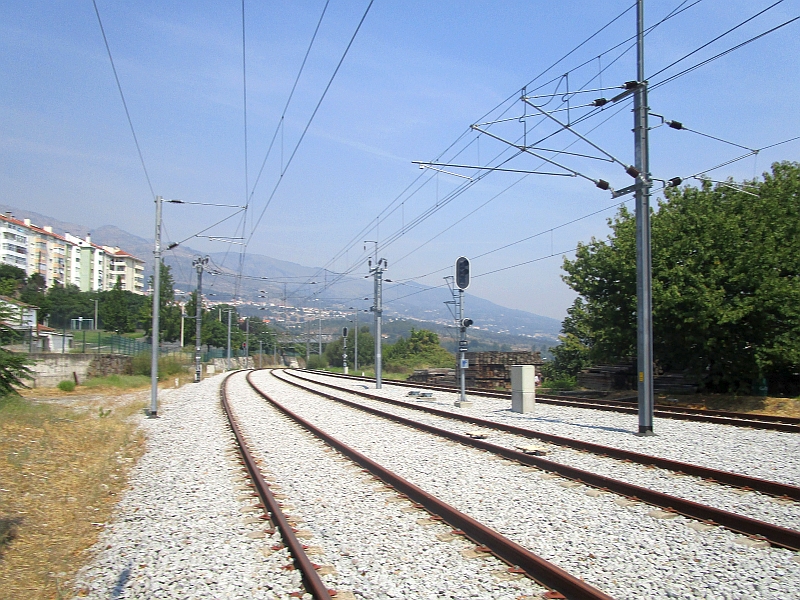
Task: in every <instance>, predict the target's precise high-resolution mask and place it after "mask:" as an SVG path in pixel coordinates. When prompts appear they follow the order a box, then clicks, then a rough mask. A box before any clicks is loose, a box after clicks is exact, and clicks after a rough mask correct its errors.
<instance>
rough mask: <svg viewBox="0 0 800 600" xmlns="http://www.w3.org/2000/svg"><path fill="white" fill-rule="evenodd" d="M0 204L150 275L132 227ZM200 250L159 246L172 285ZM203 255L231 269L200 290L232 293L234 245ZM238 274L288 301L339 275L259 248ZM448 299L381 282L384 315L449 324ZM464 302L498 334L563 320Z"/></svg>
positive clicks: (344, 296)
mask: <svg viewBox="0 0 800 600" xmlns="http://www.w3.org/2000/svg"><path fill="white" fill-rule="evenodd" d="M0 211H1V212H10V213H12V214H13V215H14V216H15V217H16V218H18V219H26V218H27V219H30V220H31V221H32V222H33V223H34V224H36V225H39V226H44V225H50V226H52V227H53V231H55V232H56V233H60V234H63V233H65V232H69V233H71V234H73V235H78V236H80V237H83V238H85V237H86V236H87V235H91V240H92V242H94V243H95V244H98V245H101V246H118V247H120V248H122V249H123V250H125V251H126V252H129V253H130V254H133V255H134V256H136V257H138V258H140V259H142V260H143V261H144V262H145V278H149V277H150V276H151V275H152V272H153V241H152V240H147V239H144V238H141V237H139V236H136V235H133V234H130V233H128V232H127V231H124V230H122V229H119V228H118V227H115V226H113V225H105V226H103V227H99V228H97V229H91V228H89V227H86V226H85V225H80V224H77V223H68V222H63V221H58V220H56V219H53V218H50V217H48V216H46V215H42V214H39V213H35V212H33V211H29V210H24V209H20V208H17V207H12V206H7V205H0ZM201 255H203V253H201V252H198V251H196V250H193V249H192V248H189V247H187V246H184V245H180V246H178V247H177V248H175V249H173V250H170V251H169V252H164V262H165V263H166V264H167V265H170V266H171V267H172V274H173V277H174V279H175V283H176V287H177V288H179V289H183V290H191V289H194V287H195V286H196V275H195V273H196V272H195V269H194V268H193V267H192V260H194V259H195V258H196V257H198V256H201ZM208 256H209V257H210V259H211V260H210V263H209V267H211V268H213V269H214V270H216V271H220V272H227V273H230V275H228V276H226V275H206V276H205V277H204V279H203V289H204V293H213V294H215V295H216V296H217V298H215V299H216V300H218V301H219V300H226V299H230V298H231V297H232V296H233V294H234V293H235V288H236V280H237V279H236V277H235V276H233V273H234V272H235V271H236V270H238V260H239V255H238V253H234V252H231V253H230V254H226V253H223V252H219V253H210V254H208ZM222 265H224V266H222ZM242 274H243V275H244V277H243V278H242V280H241V284H240V285H241V287H240V290H239V295H240V297H241V298H242V299H244V300H254V301H255V300H261V301H262V302H263V299H259V298H258V296H259V295H261V293H260V290H266V291H267V292H268V294H269V301H270V302H273V303H281V302H283V297H284V294H286V295H287V303H288V304H289V305H293V304H294V305H298V304H301V303H303V302H304V301H306V298H307V297H308V296H310V295H311V292H309V291H308V289H309V288H308V286H307V287H305V288H302V289H300V288H299V284H300V283H303V282H304V281H308V280H309V279H311V278H312V277H313V278H314V279H315V280H316V281H317V282H318V284H317V285H320V287H324V286H323V285H322V284H324V283H325V282H326V281H330V280H332V279H334V278H335V277H336V274H335V273H332V272H330V271H325V270H323V269H319V268H315V267H306V266H303V265H300V264H297V263H293V262H289V261H284V260H278V259H275V258H271V257H269V256H263V255H260V254H248V255H247V256H246V257H245V261H244V265H243V269H242ZM276 280H277V281H276ZM286 280H288V281H289V282H287V283H285V284H284V283H283V282H282V281H286ZM293 280H295V281H297V282H298V285H295V284H293V283H290V282H291V281H293ZM372 288H373V284H372V281H371V280H367V279H364V278H363V277H346V278H343V279H342V280H341V281H339V282H337V284H336V286H335V288H334V289H327V290H325V291H323V292H321V293H320V294H319V297H320V301H321V302H322V303H323V304H324V307H325V308H344V309H347V308H348V307H350V306H359V307H361V308H367V307H368V306H369V305H370V303H371V302H368V301H365V300H363V298H365V297H369V298H371V297H372V292H373V290H372ZM450 299H451V295H450V291H449V290H448V289H446V288H432V287H428V286H423V285H419V284H416V283H413V282H411V283H407V284H403V285H393V284H391V283H386V284H385V285H384V308H385V310H384V314H385V316H386V317H389V318H400V319H410V320H418V321H428V322H435V323H437V324H438V325H439V326H444V325H448V324H451V323H452V319H453V317H452V316H451V314H450V312H449V311H448V308H447V306H446V305H445V304H444V303H445V302H446V301H448V300H450ZM464 304H465V306H466V311H465V314H466V315H467V316H469V317H470V318H471V319H473V321H474V322H475V329H477V330H479V331H480V330H483V331H485V332H486V333H487V334H497V335H501V336H502V338H503V339H513V338H525V339H528V340H530V342H531V344H533V343H534V342H537V343H539V344H542V343H545V344H547V343H553V342H555V341H556V336H557V334H558V332H559V330H560V328H561V323H560V322H559V321H558V320H556V319H552V318H550V317H544V316H541V315H536V314H534V313H530V312H526V311H523V310H515V309H511V308H506V307H503V306H500V305H498V304H495V303H493V302H490V301H488V300H484V299H483V298H478V297H476V296H472V295H470V294H466V295H465V299H464ZM476 333H477V331H476ZM506 336H508V338H506Z"/></svg>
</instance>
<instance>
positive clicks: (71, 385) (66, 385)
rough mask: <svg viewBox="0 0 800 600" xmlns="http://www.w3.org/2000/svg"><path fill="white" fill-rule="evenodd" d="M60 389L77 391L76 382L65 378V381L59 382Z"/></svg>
mask: <svg viewBox="0 0 800 600" xmlns="http://www.w3.org/2000/svg"><path fill="white" fill-rule="evenodd" d="M58 389H60V390H61V391H62V392H74V391H75V382H74V381H72V380H70V379H65V380H64V381H59V382H58Z"/></svg>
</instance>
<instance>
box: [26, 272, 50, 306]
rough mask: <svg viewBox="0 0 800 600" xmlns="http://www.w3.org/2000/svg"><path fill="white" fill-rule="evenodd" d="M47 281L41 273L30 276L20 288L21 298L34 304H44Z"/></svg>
mask: <svg viewBox="0 0 800 600" xmlns="http://www.w3.org/2000/svg"><path fill="white" fill-rule="evenodd" d="M46 296H47V281H45V278H44V276H43V275H42V274H41V273H34V274H33V275H31V276H30V277H28V278H27V279H26V280H25V282H24V284H23V285H22V287H21V288H20V290H19V299H20V300H22V301H23V302H26V303H28V304H32V305H33V306H40V307H41V306H42V305H43V304H44V303H45V302H46V300H45V299H46Z"/></svg>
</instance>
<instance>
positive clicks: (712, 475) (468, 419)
mask: <svg viewBox="0 0 800 600" xmlns="http://www.w3.org/2000/svg"><path fill="white" fill-rule="evenodd" d="M287 374H289V375H291V376H292V377H296V378H298V379H302V380H303V381H308V382H310V383H314V384H317V385H320V386H322V387H327V388H331V389H335V390H340V391H343V392H346V393H348V394H354V395H356V396H360V397H362V398H368V399H370V400H376V401H378V402H385V403H386V404H391V405H393V406H401V407H403V408H408V409H411V410H418V411H421V412H427V413H430V414H433V415H436V416H438V417H444V418H447V419H452V420H454V421H462V422H465V423H470V424H472V425H478V426H480V427H485V428H487V429H495V430H499V431H505V432H506V433H513V434H515V435H519V436H523V437H526V438H530V439H538V440H541V441H543V442H548V443H550V444H555V445H558V446H564V447H566V448H572V449H574V450H580V451H582V452H591V453H593V454H598V455H600V456H608V457H611V458H616V459H618V460H623V461H630V462H633V463H637V464H641V465H647V466H653V467H658V468H660V469H667V470H669V471H674V472H676V473H683V474H685V475H693V476H695V477H702V478H703V479H706V480H713V481H715V482H717V483H722V484H725V485H730V486H733V487H737V488H741V489H744V490H755V491H758V492H761V493H763V494H769V495H770V496H776V497H781V498H787V499H791V500H796V501H800V487H797V486H794V485H789V484H787V483H779V482H777V481H770V480H768V479H759V478H758V477H750V476H749V475H742V474H739V473H732V472H730V471H721V470H719V469H711V468H709V467H702V466H700V465H695V464H692V463H686V462H681V461H678V460H672V459H669V458H663V457H660V456H651V455H649V454H642V453H640V452H633V451H631V450H623V449H621V448H614V447H613V446H603V445H602V444H595V443H593V442H585V441H582V440H576V439H573V438H567V437H563V436H559V435H554V434H552V433H543V432H540V431H535V430H533V429H527V428H525V427H519V426H516V425H508V424H506V423H500V422H498V421H490V420H488V419H481V418H480V417H473V416H469V415H465V414H462V413H456V412H450V411H446V410H442V409H439V408H433V407H430V406H420V405H417V404H411V403H410V402H404V401H402V400H393V399H392V398H386V397H384V396H378V395H375V394H369V393H367V392H362V391H360V390H349V389H345V388H340V387H338V386H335V385H333V384H330V383H326V382H321V381H314V380H312V379H308V378H306V377H302V376H300V375H298V374H296V373H294V372H293V371H287ZM287 383H288V382H287Z"/></svg>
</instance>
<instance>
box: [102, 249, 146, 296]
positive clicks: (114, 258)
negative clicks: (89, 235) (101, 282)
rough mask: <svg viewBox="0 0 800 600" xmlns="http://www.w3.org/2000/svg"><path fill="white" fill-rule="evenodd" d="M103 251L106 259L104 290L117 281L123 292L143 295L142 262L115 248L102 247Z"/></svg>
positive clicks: (111, 286)
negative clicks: (128, 291) (120, 284)
mask: <svg viewBox="0 0 800 600" xmlns="http://www.w3.org/2000/svg"><path fill="white" fill-rule="evenodd" d="M103 250H104V251H105V254H106V259H107V260H106V269H105V271H106V283H105V289H107V290H109V289H111V288H113V287H114V285H116V283H117V279H119V280H120V282H121V283H122V289H123V290H130V291H131V292H135V293H137V294H144V261H142V260H139V259H138V258H136V257H135V256H132V255H131V254H128V253H127V252H125V251H124V250H122V249H120V248H117V247H116V246H103Z"/></svg>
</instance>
